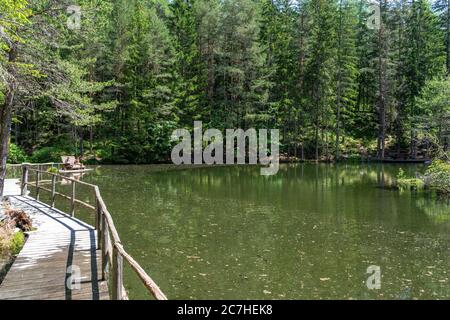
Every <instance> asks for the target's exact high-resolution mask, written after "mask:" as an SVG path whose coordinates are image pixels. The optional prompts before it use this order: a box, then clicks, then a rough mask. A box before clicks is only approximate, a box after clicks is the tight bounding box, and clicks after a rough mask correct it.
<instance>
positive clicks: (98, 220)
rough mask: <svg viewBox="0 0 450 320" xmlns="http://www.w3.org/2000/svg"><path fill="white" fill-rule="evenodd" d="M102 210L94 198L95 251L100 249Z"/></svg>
mask: <svg viewBox="0 0 450 320" xmlns="http://www.w3.org/2000/svg"><path fill="white" fill-rule="evenodd" d="M101 224H102V208H101V206H100V202H99V200H98V198H97V195H96V196H95V229H96V230H97V249H100V248H101V247H102V232H103V230H102V226H101Z"/></svg>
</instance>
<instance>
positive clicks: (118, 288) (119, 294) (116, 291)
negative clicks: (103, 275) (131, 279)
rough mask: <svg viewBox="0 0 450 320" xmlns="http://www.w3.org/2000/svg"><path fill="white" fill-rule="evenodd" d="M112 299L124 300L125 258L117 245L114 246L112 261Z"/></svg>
mask: <svg viewBox="0 0 450 320" xmlns="http://www.w3.org/2000/svg"><path fill="white" fill-rule="evenodd" d="M112 263H113V265H112V294H111V295H112V299H113V300H122V298H123V257H122V255H121V254H120V253H119V250H118V249H117V247H116V244H114V245H113V261H112Z"/></svg>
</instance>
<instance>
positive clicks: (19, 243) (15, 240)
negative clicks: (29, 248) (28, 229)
mask: <svg viewBox="0 0 450 320" xmlns="http://www.w3.org/2000/svg"><path fill="white" fill-rule="evenodd" d="M24 244H25V235H24V234H23V232H21V231H19V232H16V233H14V235H13V237H12V239H11V243H10V252H11V254H12V255H18V254H19V252H20V250H22V248H23V245H24Z"/></svg>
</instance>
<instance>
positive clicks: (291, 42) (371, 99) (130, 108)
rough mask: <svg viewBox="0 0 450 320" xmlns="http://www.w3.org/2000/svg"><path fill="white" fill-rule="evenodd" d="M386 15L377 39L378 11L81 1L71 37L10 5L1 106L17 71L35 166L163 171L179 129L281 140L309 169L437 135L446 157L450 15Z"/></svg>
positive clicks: (52, 21) (349, 5)
mask: <svg viewBox="0 0 450 320" xmlns="http://www.w3.org/2000/svg"><path fill="white" fill-rule="evenodd" d="M380 3H381V4H382V15H383V26H382V28H380V29H374V30H372V29H370V28H368V27H367V19H368V17H369V16H370V15H371V14H372V12H370V10H369V7H368V3H367V2H366V1H356V0H334V1H330V0H301V1H288V0H223V1H222V0H173V1H163V0H150V1H148V0H114V1H112V0H79V1H77V4H78V5H79V6H80V7H81V10H82V21H81V23H82V26H81V28H80V29H79V30H70V29H68V28H67V27H66V22H67V16H66V15H65V14H61V12H64V10H65V7H64V4H63V3H62V4H61V3H57V2H55V3H53V2H52V4H53V5H54V6H55V8H56V9H55V10H51V11H48V10H46V5H47V4H48V3H47V2H46V1H44V2H42V1H32V2H31V1H30V2H27V1H25V0H19V1H12V0H3V1H1V2H0V12H2V17H0V26H4V27H5V28H4V30H6V33H5V32H4V33H2V36H1V37H0V46H1V50H0V52H1V53H2V54H1V55H0V78H1V81H0V103H1V102H2V101H4V100H5V99H4V97H5V94H4V93H5V92H6V89H7V87H8V84H10V83H9V80H8V79H10V78H8V77H7V75H8V74H7V71H8V72H9V70H12V71H14V72H16V73H17V74H16V76H17V79H18V80H19V81H18V85H19V90H18V93H20V94H16V95H15V97H16V100H15V107H17V110H18V111H17V114H16V115H15V122H14V126H13V130H12V132H13V135H15V138H17V139H18V141H20V145H21V146H22V147H23V148H25V149H26V150H36V151H35V152H34V155H33V157H32V159H30V160H32V161H39V162H41V161H59V156H60V155H61V154H67V153H68V154H73V153H78V154H81V153H83V154H87V155H89V156H90V157H91V159H95V160H93V161H97V158H101V159H102V161H105V162H112V163H150V162H160V161H167V160H168V155H169V154H170V148H171V144H170V140H169V139H170V133H171V130H173V129H176V128H187V129H190V128H192V125H193V121H195V120H202V121H203V122H204V126H205V128H211V127H215V128H218V129H225V128H236V127H241V128H243V129H248V128H250V127H256V128H279V129H281V130H282V133H281V138H282V141H281V145H282V151H283V152H285V153H289V154H291V155H296V156H298V157H299V156H300V155H299V153H300V152H302V155H303V154H304V155H305V157H306V158H317V159H332V158H333V154H335V157H337V158H340V157H342V156H346V157H357V156H358V154H359V147H360V146H361V145H362V146H364V147H365V148H366V149H368V150H369V151H370V152H371V154H374V153H375V152H377V151H378V152H379V151H380V148H381V146H382V145H383V144H385V143H386V144H387V145H388V146H389V147H394V146H395V145H397V146H398V147H399V148H406V147H409V146H410V145H411V146H412V147H414V144H415V143H416V140H417V139H418V138H419V137H420V138H423V137H424V136H425V133H427V134H429V135H433V136H435V137H436V140H437V143H438V144H439V145H440V146H441V149H442V150H441V151H442V152H441V153H442V154H443V153H444V152H446V151H447V152H448V150H444V149H445V148H443V147H442V146H444V145H445V139H446V136H448V133H447V132H446V131H448V130H447V129H446V128H448V123H447V120H446V119H448V113H449V111H448V106H449V103H448V97H449V96H450V95H449V94H448V88H449V87H450V85H449V83H448V81H449V80H448V79H447V80H443V79H444V77H443V75H444V74H445V71H446V69H447V70H448V67H449V61H450V60H449V56H450V54H449V49H448V48H449V46H448V44H449V40H448V34H449V31H448V28H446V26H447V27H448V15H446V12H447V11H446V10H445V9H447V8H448V0H437V1H434V8H435V9H434V10H433V9H432V7H431V4H430V2H429V1H426V0H417V1H412V2H408V1H398V2H392V3H390V2H387V1H381V2H380ZM58 9H62V10H58ZM33 11H34V12H36V14H34V15H31V12H33ZM5 19H6V20H11V21H12V22H8V21H6V20H5ZM23 25H27V27H26V28H20V26H23ZM39 30H46V32H39ZM47 31H48V32H47ZM10 40H16V41H17V42H19V43H21V45H20V46H19V48H20V51H19V52H18V57H17V61H15V63H14V65H12V64H8V63H7V60H8V55H7V53H8V48H9V44H8V41H10ZM445 57H447V68H445V66H444V65H445V60H446V59H445ZM12 67H14V68H12ZM11 79H12V78H11ZM23 106H27V108H28V109H26V110H23V109H21V108H20V107H23ZM389 137H395V140H394V141H390V140H388V138H389ZM377 139H378V141H376V140H377ZM425 140H426V139H424V141H425ZM61 141H64V143H61ZM377 142H378V143H377ZM300 150H301V151H300Z"/></svg>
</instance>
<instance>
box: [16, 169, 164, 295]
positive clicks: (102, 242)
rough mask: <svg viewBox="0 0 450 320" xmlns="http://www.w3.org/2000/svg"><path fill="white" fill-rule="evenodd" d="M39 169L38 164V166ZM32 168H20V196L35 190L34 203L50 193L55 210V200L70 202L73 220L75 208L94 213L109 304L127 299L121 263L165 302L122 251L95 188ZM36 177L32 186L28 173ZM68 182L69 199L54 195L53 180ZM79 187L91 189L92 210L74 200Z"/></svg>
mask: <svg viewBox="0 0 450 320" xmlns="http://www.w3.org/2000/svg"><path fill="white" fill-rule="evenodd" d="M41 165H42V164H41ZM32 166H33V165H30V164H23V165H22V181H21V194H22V196H25V195H27V193H28V187H33V188H36V200H38V201H39V194H40V191H41V190H42V191H46V192H49V193H51V207H52V208H54V207H55V199H56V196H59V197H62V198H64V199H66V200H70V203H71V209H70V213H71V216H72V217H74V216H75V204H80V205H82V206H84V207H86V208H88V209H91V210H93V211H95V229H96V230H97V247H98V248H99V249H101V255H102V279H103V280H107V279H108V277H109V274H111V278H112V283H111V285H109V281H108V286H111V288H110V289H111V290H110V291H111V298H112V299H113V300H127V299H128V295H127V293H126V291H125V288H124V285H123V261H124V260H125V261H126V262H127V263H128V264H129V265H130V267H131V269H132V270H133V271H134V272H135V273H136V275H137V276H138V277H139V279H140V281H141V282H142V284H143V285H144V286H145V287H146V289H147V290H148V291H149V293H150V294H151V295H152V296H153V297H154V298H155V299H157V300H167V297H166V296H165V295H164V293H163V292H162V291H161V289H160V288H159V287H158V285H156V283H155V282H154V281H153V279H152V278H151V277H150V276H149V275H148V274H147V273H146V272H145V270H144V269H143V268H142V267H141V266H140V265H139V264H138V263H137V262H136V261H135V260H134V259H133V258H132V257H131V255H129V254H128V253H127V252H126V251H125V249H124V248H123V245H122V242H121V240H120V237H119V233H118V232H117V229H116V227H115V225H114V221H113V219H112V216H111V214H110V213H109V211H108V208H107V207H106V204H105V201H104V200H103V197H102V195H101V193H100V189H99V187H98V186H96V185H94V184H90V183H87V182H83V181H79V180H76V179H73V178H69V177H65V176H62V175H60V174H57V173H53V172H48V171H43V170H39V169H33V168H32ZM30 172H35V173H36V180H35V181H33V183H31V182H29V173H30ZM44 174H46V175H49V176H51V178H52V179H51V189H48V188H45V187H42V184H41V183H42V182H43V181H45V183H46V184H48V183H49V182H50V181H49V180H41V177H42V175H44ZM58 179H60V180H61V181H63V180H65V181H69V182H71V190H72V192H71V195H70V196H69V195H65V194H63V193H60V192H56V184H57V180H58ZM77 184H78V185H82V186H86V187H89V188H92V189H93V191H94V194H95V206H93V205H91V204H89V203H86V202H83V201H81V200H78V199H76V193H75V192H76V185H77Z"/></svg>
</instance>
